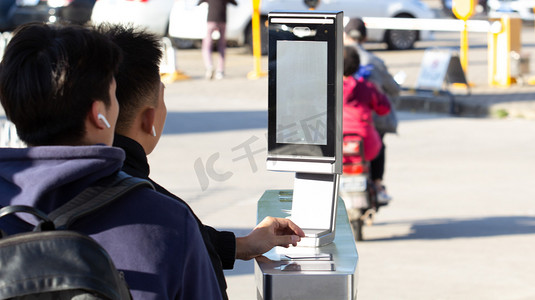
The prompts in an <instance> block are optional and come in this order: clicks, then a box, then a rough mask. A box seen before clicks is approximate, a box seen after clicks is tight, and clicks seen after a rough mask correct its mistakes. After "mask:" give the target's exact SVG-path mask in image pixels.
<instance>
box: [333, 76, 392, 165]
mask: <svg viewBox="0 0 535 300" xmlns="http://www.w3.org/2000/svg"><path fill="white" fill-rule="evenodd" d="M372 110H374V111H375V112H376V113H377V114H378V115H380V116H382V115H386V114H388V113H389V112H390V102H389V101H388V99H387V98H386V96H385V95H383V94H382V93H381V92H379V91H378V90H377V89H376V88H375V86H374V85H373V84H372V83H371V82H368V81H367V80H366V79H363V78H360V79H358V80H357V79H355V78H354V77H353V76H348V77H346V78H344V119H343V120H344V134H346V133H357V134H359V135H360V136H362V137H363V139H364V156H365V158H366V160H367V161H371V160H372V159H374V158H375V157H376V156H377V154H378V153H379V150H381V147H382V143H381V138H380V136H379V134H378V133H377V130H375V127H374V126H373V119H372Z"/></svg>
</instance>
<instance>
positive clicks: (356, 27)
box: [344, 18, 367, 43]
mask: <svg viewBox="0 0 535 300" xmlns="http://www.w3.org/2000/svg"><path fill="white" fill-rule="evenodd" d="M344 32H345V33H346V34H347V35H348V36H349V37H351V38H352V39H354V40H356V41H358V42H359V43H362V42H363V41H364V40H365V39H366V36H367V30H366V25H365V24H364V22H363V21H362V19H361V18H351V19H350V20H349V22H348V23H347V24H346V26H345V27H344Z"/></svg>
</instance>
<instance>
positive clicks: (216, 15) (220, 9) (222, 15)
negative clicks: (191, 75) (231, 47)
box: [198, 0, 238, 79]
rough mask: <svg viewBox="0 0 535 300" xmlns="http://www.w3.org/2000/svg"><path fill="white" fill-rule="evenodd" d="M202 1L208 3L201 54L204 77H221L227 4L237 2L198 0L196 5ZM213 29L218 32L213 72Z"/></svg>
mask: <svg viewBox="0 0 535 300" xmlns="http://www.w3.org/2000/svg"><path fill="white" fill-rule="evenodd" d="M203 2H206V3H207V4H208V17H207V23H206V28H207V30H206V36H205V37H204V39H203V40H202V55H203V59H204V66H205V68H206V74H205V77H206V79H213V78H215V79H223V77H224V76H225V50H226V48H227V40H226V38H225V29H226V25H227V4H229V3H230V4H233V5H238V3H236V0H200V1H199V3H198V5H200V4H201V3H203ZM214 31H218V32H219V40H218V41H217V52H218V53H219V61H218V63H217V68H216V69H215V73H214V65H213V61H212V34H213V33H214Z"/></svg>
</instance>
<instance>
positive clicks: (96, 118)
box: [87, 101, 109, 129]
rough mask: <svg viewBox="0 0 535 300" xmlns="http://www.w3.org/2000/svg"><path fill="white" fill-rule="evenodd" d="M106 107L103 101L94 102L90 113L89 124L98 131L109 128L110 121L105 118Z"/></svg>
mask: <svg viewBox="0 0 535 300" xmlns="http://www.w3.org/2000/svg"><path fill="white" fill-rule="evenodd" d="M105 112H106V105H105V104H104V102H102V101H93V104H91V110H90V111H89V113H88V116H87V119H88V121H89V122H88V123H89V124H91V125H93V126H95V127H96V128H98V129H106V128H109V123H108V120H107V119H106V117H105Z"/></svg>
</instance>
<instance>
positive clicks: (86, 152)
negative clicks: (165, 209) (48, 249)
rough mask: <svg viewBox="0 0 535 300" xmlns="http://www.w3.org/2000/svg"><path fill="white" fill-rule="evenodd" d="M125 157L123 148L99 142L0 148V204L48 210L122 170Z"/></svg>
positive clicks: (46, 211) (47, 211)
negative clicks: (76, 144) (77, 144)
mask: <svg viewBox="0 0 535 300" xmlns="http://www.w3.org/2000/svg"><path fill="white" fill-rule="evenodd" d="M123 160H124V151H123V150H122V149H119V148H113V147H109V146H100V145H95V146H42V147H29V148H0V195H1V196H0V206H2V207H3V206H7V205H29V206H34V207H37V208H39V209H40V210H42V211H44V212H45V213H49V212H51V211H52V210H53V209H55V208H57V207H59V206H60V205H62V204H63V203H65V202H66V201H68V200H70V199H72V198H73V197H74V196H76V195H77V194H79V193H80V192H81V191H82V190H83V189H84V188H86V187H87V186H89V185H91V184H93V183H94V182H95V181H97V180H98V179H100V178H102V177H105V176H108V175H111V174H112V173H113V172H115V171H117V170H119V169H120V168H121V166H122V163H123ZM23 218H24V217H23ZM24 219H27V218H24Z"/></svg>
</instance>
